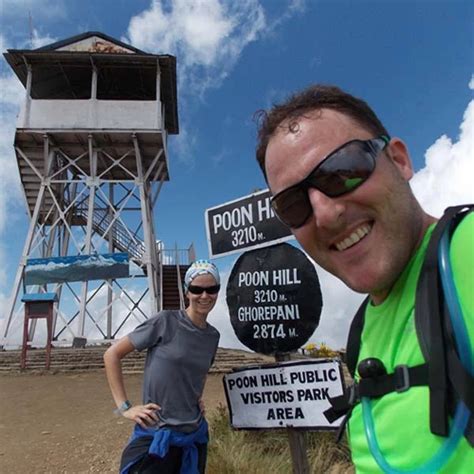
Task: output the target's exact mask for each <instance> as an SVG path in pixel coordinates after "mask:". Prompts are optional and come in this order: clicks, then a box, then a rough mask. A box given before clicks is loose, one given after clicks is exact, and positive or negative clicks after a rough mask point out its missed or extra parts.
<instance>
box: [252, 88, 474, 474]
mask: <svg viewBox="0 0 474 474" xmlns="http://www.w3.org/2000/svg"><path fill="white" fill-rule="evenodd" d="M257 160H258V162H259V164H260V167H261V168H262V171H263V172H264V174H265V177H266V179H267V182H268V185H269V187H270V190H271V192H272V194H273V199H272V204H273V207H274V209H275V212H276V214H277V215H278V216H279V218H280V219H281V220H282V221H283V222H284V223H286V224H287V225H288V226H289V227H290V228H291V230H292V232H293V234H294V235H295V237H296V239H297V240H298V241H299V243H300V244H301V245H302V247H303V248H304V249H305V250H306V252H308V254H309V255H310V256H311V257H312V258H313V259H314V260H315V261H316V263H318V264H319V265H321V266H322V267H323V268H324V269H326V270H327V271H329V272H331V273H332V274H334V275H335V276H337V277H338V278H340V279H341V280H342V281H344V282H345V283H346V285H347V286H349V287H350V288H352V289H353V290H354V291H357V292H360V293H368V294H369V296H370V303H369V304H368V305H367V308H366V309H365V317H364V325H363V331H362V336H361V343H360V351H359V358H358V360H359V361H363V360H365V359H367V358H372V359H378V360H379V361H378V362H380V365H382V364H383V366H382V367H383V370H384V371H386V373H387V374H392V373H394V371H395V370H396V368H397V366H405V367H414V366H417V365H421V364H424V362H425V359H424V356H423V352H422V349H421V347H420V344H419V340H418V338H417V332H416V329H415V320H414V306H415V290H416V285H417V280H418V277H419V274H420V269H421V267H422V264H423V261H424V257H425V252H426V249H427V246H428V242H429V240H430V237H431V234H432V232H433V229H434V226H435V222H436V219H435V218H434V217H432V216H430V215H428V214H427V213H426V212H424V211H423V209H422V208H421V206H420V204H419V203H418V201H417V200H416V198H415V196H414V195H413V193H412V191H411V189H410V186H409V184H408V181H409V179H410V178H411V177H412V176H413V168H412V164H411V161H410V157H409V153H408V150H407V147H406V145H405V144H404V142H403V141H402V140H400V139H399V138H390V136H389V134H388V132H387V130H386V129H385V127H384V126H383V125H382V123H381V122H380V120H379V119H378V118H377V116H376V115H375V113H374V112H373V111H372V110H371V109H370V107H369V106H368V105H367V104H366V103H365V102H363V101H362V100H360V99H357V98H355V97H353V96H351V95H349V94H346V93H345V92H343V91H342V90H340V89H338V88H336V87H331V86H312V87H310V88H308V89H306V90H305V91H303V92H301V93H298V94H295V95H294V96H292V97H291V98H290V99H289V100H288V101H287V102H286V103H284V104H282V105H278V106H275V107H273V108H272V109H271V110H270V111H269V112H268V113H266V114H264V116H263V120H262V121H261V123H260V130H259V143H258V147H257ZM473 233H474V215H473V214H472V213H471V214H470V215H468V216H467V217H466V218H465V219H463V220H462V222H461V223H460V224H459V225H458V226H457V228H456V230H455V232H454V235H453V237H452V240H451V247H450V258H451V265H452V272H453V275H454V283H455V286H456V290H457V295H458V297H459V301H460V304H461V308H462V313H463V317H464V321H465V325H466V326H467V328H468V333H469V334H468V336H467V337H468V340H470V341H472V340H473V339H474V302H473V298H472V290H473V288H472V268H473V267H474V249H473V245H472V235H473ZM469 276H470V277H469ZM433 297H434V298H436V295H433ZM470 356H471V361H472V353H471V354H470ZM359 369H360V366H359ZM360 375H361V374H360V373H357V374H356V378H357V379H358V378H359V377H360ZM471 375H472V373H471ZM371 417H372V422H373V425H374V429H373V430H372V431H370V429H369V430H368V431H367V429H366V425H367V420H368V418H367V412H366V413H363V410H362V406H361V404H360V403H359V404H357V405H356V406H355V407H354V409H353V412H352V416H351V418H350V420H349V440H350V445H351V449H352V456H353V461H354V463H355V465H356V468H357V470H358V472H363V473H366V472H380V469H381V468H382V469H384V470H388V468H387V467H386V466H388V465H390V466H391V467H393V468H394V470H393V471H390V472H398V471H397V470H407V469H417V468H419V467H420V466H422V465H424V464H425V463H426V462H427V461H429V460H430V459H431V458H432V457H433V456H435V455H436V453H437V451H438V449H439V448H440V447H441V446H442V445H443V443H444V441H445V437H443V436H438V435H435V434H433V433H432V432H431V431H430V394H429V389H428V386H427V385H426V384H424V385H419V386H410V387H409V389H408V390H404V391H392V392H390V393H387V394H385V395H384V396H382V397H376V398H373V399H372V400H371ZM464 418H466V417H464ZM367 433H368V434H367ZM370 437H372V438H374V437H375V438H376V440H377V443H378V446H377V449H379V453H378V454H381V456H382V457H383V458H384V459H382V461H380V460H378V461H376V459H375V458H377V453H375V451H376V449H375V448H374V446H373V443H372V444H371V443H369V439H368V438H370ZM460 438H461V439H460V440H459V442H458V443H457V444H456V445H455V449H453V450H452V451H453V452H448V453H447V454H446V456H444V457H443V456H441V457H442V461H443V462H442V465H440V466H439V467H440V471H441V472H450V473H451V472H456V473H464V472H471V469H472V466H473V465H474V452H473V450H472V448H471V446H470V445H469V443H468V441H467V439H466V437H464V436H462V435H461V436H460ZM443 449H444V448H443ZM384 462H386V463H387V464H386V465H385V467H384V464H383V463H384ZM400 472H401V471H400ZM424 472H425V471H424Z"/></svg>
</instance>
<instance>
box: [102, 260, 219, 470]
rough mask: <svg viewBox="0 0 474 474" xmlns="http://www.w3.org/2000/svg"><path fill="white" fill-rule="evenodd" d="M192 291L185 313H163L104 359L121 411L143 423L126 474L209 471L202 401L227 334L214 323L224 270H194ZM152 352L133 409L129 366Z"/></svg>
mask: <svg viewBox="0 0 474 474" xmlns="http://www.w3.org/2000/svg"><path fill="white" fill-rule="evenodd" d="M184 289H185V293H186V296H187V298H188V300H189V305H188V307H187V308H186V309H185V310H184V311H183V310H163V311H160V312H159V313H158V314H157V315H155V316H153V317H152V318H150V319H148V320H147V321H146V322H144V323H143V324H141V325H139V326H138V327H137V328H136V329H135V330H134V331H133V332H131V333H130V334H128V335H127V336H125V337H123V338H122V339H120V340H119V341H118V342H117V343H116V344H113V345H112V346H111V347H110V348H109V349H108V350H107V351H106V352H105V354H104V362H105V370H106V374H107V380H108V382H109V386H110V390H111V391H112V395H113V398H114V401H115V403H116V405H117V410H115V411H116V413H119V414H121V415H122V416H124V417H125V418H128V419H129V420H131V421H134V422H135V423H136V425H135V427H134V430H133V433H132V437H131V439H130V441H129V443H128V444H127V446H126V447H125V450H124V452H123V454H122V460H121V465H120V472H121V473H143V474H145V473H164V474H175V473H176V474H180V473H181V474H184V473H192V474H194V473H200V474H203V473H204V472H205V468H206V456H207V443H208V439H209V438H208V425H207V422H206V420H205V418H204V414H203V407H202V402H201V397H202V393H203V389H204V384H205V381H206V375H207V373H208V371H209V368H210V367H211V365H212V363H213V361H214V357H215V354H216V351H217V346H218V342H219V332H218V331H217V329H215V328H214V327H213V326H211V325H210V324H209V323H207V321H206V319H207V316H208V314H209V312H210V311H211V310H212V308H213V307H214V305H215V304H216V300H217V294H218V292H219V289H220V278H219V272H218V270H217V268H216V266H215V265H214V264H212V263H210V262H208V261H207V260H197V261H196V262H194V263H193V264H191V266H190V267H189V269H188V271H187V272H186V275H185V279H184ZM144 349H147V356H146V361H145V370H144V377H143V404H142V405H132V403H131V402H130V401H129V400H128V397H127V395H126V391H125V384H124V380H123V373H122V367H121V360H122V359H123V358H124V357H125V356H126V355H127V354H128V353H130V352H132V351H133V350H138V351H142V350H144Z"/></svg>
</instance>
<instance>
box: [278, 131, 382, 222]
mask: <svg viewBox="0 0 474 474" xmlns="http://www.w3.org/2000/svg"><path fill="white" fill-rule="evenodd" d="M389 141H390V137H387V136H385V135H382V136H380V137H377V138H372V139H371V140H351V141H350V142H347V143H344V144H343V145H341V146H340V147H339V148H337V149H336V150H334V151H333V152H332V153H330V154H329V155H328V156H326V158H324V160H323V161H321V162H320V163H319V164H318V166H316V168H314V170H313V171H311V173H309V175H308V176H306V178H305V179H303V180H302V181H300V182H299V183H296V184H294V185H293V186H291V187H289V188H286V189H284V190H283V191H280V192H279V193H277V194H275V196H273V197H272V201H271V202H272V206H273V209H274V210H275V213H276V215H277V216H278V218H279V219H280V220H281V221H282V222H283V223H284V224H286V225H287V226H289V227H293V228H297V227H301V226H302V225H303V224H304V223H305V222H306V220H307V219H308V217H309V216H310V215H311V213H312V212H313V209H312V206H311V202H310V200H309V196H308V189H309V188H316V189H318V190H319V191H321V192H322V193H324V194H325V195H326V196H329V197H332V198H333V197H337V196H342V195H343V194H346V193H350V192H351V191H354V189H356V188H358V187H359V186H360V185H361V184H363V183H365V181H367V179H369V177H370V175H371V174H372V172H373V171H374V169H375V158H376V157H377V155H378V154H379V153H380V152H381V151H382V150H383V149H385V147H386V146H387V144H388V143H389Z"/></svg>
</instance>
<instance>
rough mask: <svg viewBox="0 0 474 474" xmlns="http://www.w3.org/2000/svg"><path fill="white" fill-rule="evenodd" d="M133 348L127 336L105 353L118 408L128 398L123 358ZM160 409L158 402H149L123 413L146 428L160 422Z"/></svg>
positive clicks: (105, 363)
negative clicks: (158, 415) (158, 414)
mask: <svg viewBox="0 0 474 474" xmlns="http://www.w3.org/2000/svg"><path fill="white" fill-rule="evenodd" d="M133 350H135V347H134V346H133V344H132V343H131V341H130V339H129V338H128V337H127V336H125V337H123V338H122V339H120V340H119V341H118V342H116V343H115V344H113V345H112V346H110V347H109V348H108V349H107V350H106V351H105V354H104V365H105V373H106V375H107V381H108V382H109V387H110V391H111V392H112V396H113V398H114V401H115V404H116V405H117V408H118V407H120V406H121V405H122V404H123V403H124V402H125V401H126V400H127V393H126V391H125V383H124V381H123V372H122V359H123V358H124V357H125V356H126V355H127V354H129V353H130V352H132V351H133ZM159 409H160V407H159V406H158V405H157V404H156V403H148V404H146V405H137V406H132V407H131V408H129V409H128V410H126V411H124V412H122V415H123V416H124V417H125V418H128V419H129V420H132V421H134V422H135V423H138V424H139V425H140V426H142V427H143V428H146V427H147V425H148V426H152V425H154V424H156V423H157V422H158V417H157V415H156V413H155V411H156V410H159Z"/></svg>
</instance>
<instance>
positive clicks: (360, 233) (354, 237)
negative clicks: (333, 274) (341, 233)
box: [336, 225, 370, 252]
mask: <svg viewBox="0 0 474 474" xmlns="http://www.w3.org/2000/svg"><path fill="white" fill-rule="evenodd" d="M369 232H370V226H369V225H363V226H361V227H359V228H358V229H357V230H356V231H354V232H353V233H352V234H351V235H350V236H349V237H347V239H344V240H343V241H342V242H339V243H337V244H336V248H337V250H339V251H340V252H341V251H342V250H346V249H348V248H349V247H352V246H353V245H354V244H356V243H357V242H359V240H362V239H363V238H364V237H365V236H366V235H367V234H368V233H369Z"/></svg>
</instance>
